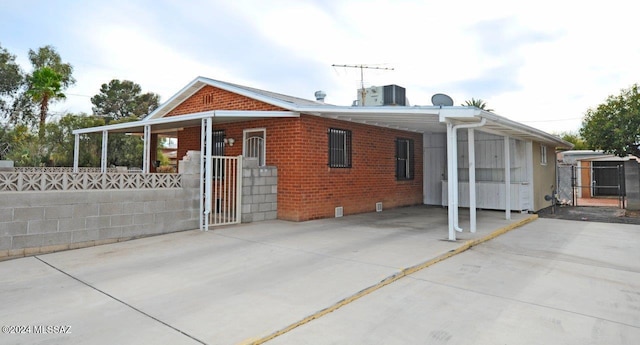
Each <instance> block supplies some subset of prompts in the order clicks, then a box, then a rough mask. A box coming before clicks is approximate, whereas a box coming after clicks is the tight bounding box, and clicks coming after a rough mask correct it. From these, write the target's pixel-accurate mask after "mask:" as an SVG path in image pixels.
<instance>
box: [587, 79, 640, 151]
mask: <svg viewBox="0 0 640 345" xmlns="http://www.w3.org/2000/svg"><path fill="white" fill-rule="evenodd" d="M580 135H581V136H582V137H583V138H584V140H585V141H586V143H587V145H588V147H589V148H591V149H596V150H603V151H604V152H606V153H613V154H615V155H617V156H620V157H624V156H626V155H628V154H632V155H634V156H637V157H640V148H639V147H638V145H640V94H639V93H638V84H634V85H632V86H631V87H629V88H628V89H623V90H621V92H620V94H618V95H617V96H613V95H610V96H609V97H608V98H607V100H606V101H605V102H604V103H602V104H600V105H598V106H597V107H596V108H595V109H593V108H591V109H588V110H587V112H586V114H585V117H584V119H583V121H582V128H581V129H580Z"/></svg>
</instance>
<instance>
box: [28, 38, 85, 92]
mask: <svg viewBox="0 0 640 345" xmlns="http://www.w3.org/2000/svg"><path fill="white" fill-rule="evenodd" d="M29 61H31V65H32V66H33V69H34V70H38V69H41V68H43V67H49V68H51V69H52V70H54V71H55V72H56V73H58V74H59V75H60V83H61V84H62V89H67V88H69V87H70V86H72V85H73V84H75V83H76V80H75V79H74V78H73V66H71V65H70V64H69V63H65V62H62V58H61V57H60V54H58V52H57V51H56V49H55V48H54V47H53V46H50V45H47V46H44V47H40V48H38V50H37V51H34V50H32V49H29Z"/></svg>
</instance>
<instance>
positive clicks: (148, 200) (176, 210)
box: [0, 160, 200, 259]
mask: <svg viewBox="0 0 640 345" xmlns="http://www.w3.org/2000/svg"><path fill="white" fill-rule="evenodd" d="M186 164H187V165H192V164H196V165H199V164H200V162H199V161H197V160H194V161H189V162H187V163H186ZM185 170H186V171H198V169H197V168H196V169H185ZM199 177H200V175H199V174H193V173H191V174H189V173H186V174H182V176H181V178H182V188H155V189H127V190H80V191H75V190H69V191H59V190H58V191H28V192H25V191H22V192H2V193H0V259H2V258H6V257H16V256H23V255H32V254H38V253H47V252H54V251H59V250H65V249H74V248H81V247H87V246H92V245H98V244H106V243H113V242H117V241H122V240H128V239H132V238H137V237H143V236H148V235H156V234H162V233H168V232H175V231H182V230H191V229H197V228H198V226H199V224H198V222H199V201H198V200H199V188H200V182H199Z"/></svg>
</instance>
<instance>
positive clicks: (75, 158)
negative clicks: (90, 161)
mask: <svg viewBox="0 0 640 345" xmlns="http://www.w3.org/2000/svg"><path fill="white" fill-rule="evenodd" d="M79 158H80V134H76V135H75V138H74V141H73V172H74V173H77V172H78V161H79Z"/></svg>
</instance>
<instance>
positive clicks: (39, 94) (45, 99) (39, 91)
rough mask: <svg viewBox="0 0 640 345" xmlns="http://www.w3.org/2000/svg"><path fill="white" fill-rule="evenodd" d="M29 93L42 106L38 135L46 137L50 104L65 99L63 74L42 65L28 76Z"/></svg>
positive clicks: (41, 137)
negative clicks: (46, 123)
mask: <svg viewBox="0 0 640 345" xmlns="http://www.w3.org/2000/svg"><path fill="white" fill-rule="evenodd" d="M27 84H28V89H27V93H26V94H27V95H28V96H29V97H31V99H32V100H33V101H34V102H36V103H37V104H38V105H39V107H40V117H39V125H38V137H39V138H40V139H43V138H44V135H45V122H46V119H47V114H48V112H49V104H50V103H52V102H55V101H56V100H61V99H65V95H64V93H63V92H62V89H63V85H62V76H61V75H60V74H59V73H57V72H56V71H54V70H53V69H51V68H49V67H41V68H39V69H36V70H35V71H33V73H32V74H31V75H29V76H28V77H27Z"/></svg>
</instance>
